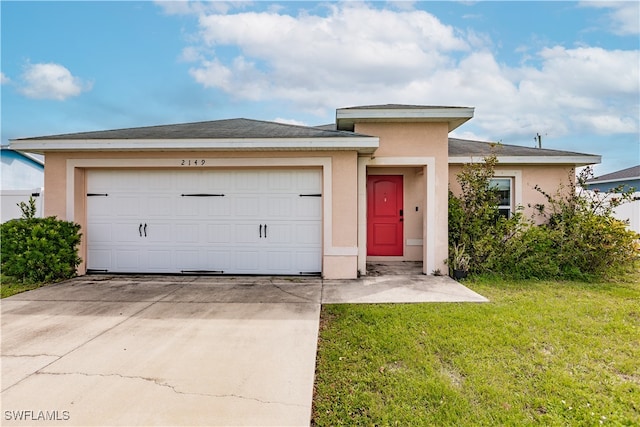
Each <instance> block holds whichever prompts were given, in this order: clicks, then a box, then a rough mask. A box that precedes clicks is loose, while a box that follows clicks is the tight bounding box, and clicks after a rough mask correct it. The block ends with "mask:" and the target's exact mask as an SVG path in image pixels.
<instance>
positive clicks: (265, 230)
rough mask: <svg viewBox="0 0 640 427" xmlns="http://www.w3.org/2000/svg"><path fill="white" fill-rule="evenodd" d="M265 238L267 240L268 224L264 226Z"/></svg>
mask: <svg viewBox="0 0 640 427" xmlns="http://www.w3.org/2000/svg"><path fill="white" fill-rule="evenodd" d="M264 238H265V239H266V238H267V224H265V225H264Z"/></svg>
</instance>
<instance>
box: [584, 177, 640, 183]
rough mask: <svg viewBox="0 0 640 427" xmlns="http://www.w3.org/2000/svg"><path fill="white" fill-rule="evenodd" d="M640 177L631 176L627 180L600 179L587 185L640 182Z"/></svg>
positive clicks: (591, 180)
mask: <svg viewBox="0 0 640 427" xmlns="http://www.w3.org/2000/svg"><path fill="white" fill-rule="evenodd" d="M639 179H640V176H629V177H626V178H618V179H603V180H600V179H598V178H594V179H590V180H588V181H587V185H595V184H610V183H612V182H623V181H636V180H639Z"/></svg>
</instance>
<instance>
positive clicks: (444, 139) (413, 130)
mask: <svg viewBox="0 0 640 427" xmlns="http://www.w3.org/2000/svg"><path fill="white" fill-rule="evenodd" d="M355 132H358V133H363V134H365V135H372V136H377V137H379V138H380V147H379V148H378V149H377V150H376V152H375V153H374V155H373V157H374V158H375V159H381V158H389V159H400V160H402V161H404V160H408V161H410V159H411V158H416V159H420V158H433V160H434V163H433V165H434V166H433V167H434V168H435V175H434V179H435V194H434V195H433V203H434V204H435V207H436V209H435V211H434V218H433V224H434V226H433V227H432V228H431V229H428V230H425V229H424V223H425V220H424V219H425V218H424V217H423V216H422V212H421V210H423V209H421V208H420V207H421V206H425V205H426V203H425V202H426V200H424V197H426V190H425V188H424V183H425V180H426V178H425V177H424V172H423V169H422V166H420V167H419V168H416V167H417V166H419V165H417V164H414V165H407V167H406V168H402V169H404V172H403V174H406V175H405V176H406V177H407V178H408V179H407V181H406V182H405V189H404V191H405V200H404V206H405V212H406V214H409V213H411V215H410V216H409V219H408V221H409V224H406V228H405V239H404V256H403V259H405V260H423V259H425V258H426V254H425V251H426V250H427V249H426V246H425V244H424V241H425V237H427V236H426V234H425V233H433V234H434V236H433V237H434V240H435V246H434V249H433V251H434V253H433V254H431V255H433V257H434V260H435V264H434V266H433V270H440V271H447V270H446V268H447V267H446V264H445V263H444V261H445V260H446V259H447V257H448V246H447V241H448V237H447V236H448V218H447V215H448V212H447V200H448V180H449V172H448V170H449V163H448V159H449V157H448V156H449V153H448V137H449V129H448V124H447V123H406V122H405V123H389V122H387V123H356V125H355ZM421 169H422V171H421ZM390 170H391V169H390ZM369 171H370V172H369ZM421 172H422V173H421ZM367 173H378V174H379V173H382V172H381V171H380V169H379V168H373V167H371V168H368V172H367ZM408 191H411V192H415V191H418V192H419V193H418V195H416V194H409V193H408ZM421 199H422V200H421ZM419 202H422V203H421V204H419ZM416 206H418V207H419V210H418V212H417V213H416V212H415V207H416ZM424 213H425V214H426V212H424ZM419 220H421V221H422V222H418V221H419ZM416 224H419V227H420V228H419V229H418V228H416V227H417V226H416ZM418 236H419V237H418ZM418 239H422V243H423V244H422V245H421V246H419V245H418V243H419V240H418ZM407 243H410V244H409V245H408V244H407ZM418 254H420V256H418ZM423 268H424V269H425V270H424V273H427V274H431V273H433V271H426V269H427V266H426V265H424V266H423Z"/></svg>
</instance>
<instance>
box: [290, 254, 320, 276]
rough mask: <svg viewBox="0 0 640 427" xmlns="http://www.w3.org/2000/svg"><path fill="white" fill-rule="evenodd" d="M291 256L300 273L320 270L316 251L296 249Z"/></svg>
mask: <svg viewBox="0 0 640 427" xmlns="http://www.w3.org/2000/svg"><path fill="white" fill-rule="evenodd" d="M293 256H294V257H295V260H296V266H297V267H298V269H299V270H300V273H301V274H310V273H319V272H320V271H321V270H322V265H321V262H320V260H319V259H318V256H317V253H316V251H304V250H302V251H296V253H295V254H293Z"/></svg>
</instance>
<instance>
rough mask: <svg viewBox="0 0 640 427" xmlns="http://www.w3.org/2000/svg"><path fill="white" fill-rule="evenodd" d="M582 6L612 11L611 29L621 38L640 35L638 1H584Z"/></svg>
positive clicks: (610, 16)
mask: <svg viewBox="0 0 640 427" xmlns="http://www.w3.org/2000/svg"><path fill="white" fill-rule="evenodd" d="M580 5H581V6H584V7H593V8H599V9H610V10H611V12H609V13H608V14H607V16H608V18H609V27H610V28H609V29H610V31H611V32H612V33H614V34H618V35H621V36H628V35H637V34H640V3H638V2H637V1H582V2H580Z"/></svg>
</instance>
